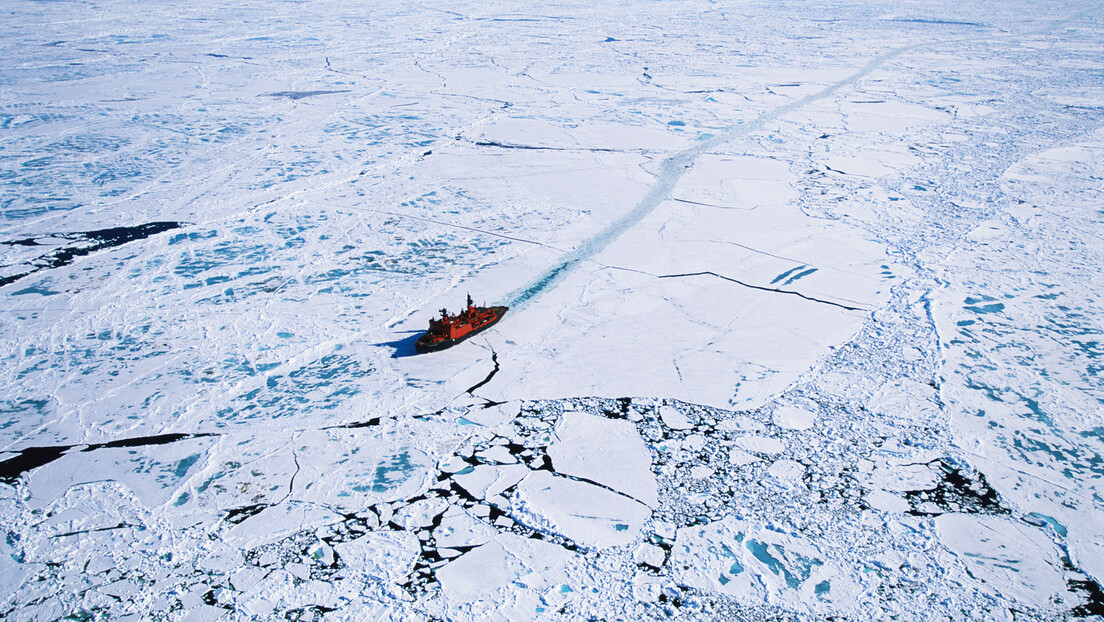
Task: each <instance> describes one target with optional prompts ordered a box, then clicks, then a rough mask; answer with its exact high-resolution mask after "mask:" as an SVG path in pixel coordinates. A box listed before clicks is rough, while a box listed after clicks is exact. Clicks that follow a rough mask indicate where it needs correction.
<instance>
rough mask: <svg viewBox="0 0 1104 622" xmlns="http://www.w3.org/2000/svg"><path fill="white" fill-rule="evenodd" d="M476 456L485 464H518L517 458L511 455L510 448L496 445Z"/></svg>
mask: <svg viewBox="0 0 1104 622" xmlns="http://www.w3.org/2000/svg"><path fill="white" fill-rule="evenodd" d="M475 456H476V457H477V458H479V459H481V460H483V461H484V462H496V463H498V464H514V463H515V462H517V458H516V457H514V455H513V454H512V453H510V450H509V448H507V447H505V446H502V445H495V446H493V447H490V448H488V449H484V450H483V451H480V452H477V453H476V454H475Z"/></svg>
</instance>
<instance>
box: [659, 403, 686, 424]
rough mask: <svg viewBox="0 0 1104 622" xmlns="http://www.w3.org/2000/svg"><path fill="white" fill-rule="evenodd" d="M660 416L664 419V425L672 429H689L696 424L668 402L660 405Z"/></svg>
mask: <svg viewBox="0 0 1104 622" xmlns="http://www.w3.org/2000/svg"><path fill="white" fill-rule="evenodd" d="M659 418H660V419H662V420H663V425H665V426H667V427H669V428H671V429H672V430H688V429H690V428H691V427H692V426H693V425H694V424H693V423H691V422H690V419H688V418H687V417H686V415H684V414H682V413H681V412H679V411H678V409H676V408H675V407H674V406H669V405H667V404H664V405H663V406H660V407H659Z"/></svg>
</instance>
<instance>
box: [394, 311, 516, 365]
mask: <svg viewBox="0 0 1104 622" xmlns="http://www.w3.org/2000/svg"><path fill="white" fill-rule="evenodd" d="M508 310H509V307H476V306H474V305H472V304H471V303H470V299H469V304H468V308H467V309H465V310H464V311H461V312H460V314H459V315H455V316H450V315H448V314H447V313H446V312H444V311H442V312H441V319H439V320H430V321H429V330H428V331H426V334H424V335H422V336H421V337H419V338H418V340H417V341H415V342H414V349H415V350H416V351H417V352H418V354H425V353H427V352H436V351H438V350H444V349H446V348H451V347H452V346H454V345H456V344H458V343H460V342H461V341H464V340H465V339H467V338H469V337H471V336H472V335H476V334H478V333H480V332H482V331H485V330H487V329H488V328H490V327H492V326H494V325H495V324H496V323H498V321H499V320H501V319H502V316H503V315H505V314H506V311H508Z"/></svg>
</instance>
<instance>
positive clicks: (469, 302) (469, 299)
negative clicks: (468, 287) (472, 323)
mask: <svg viewBox="0 0 1104 622" xmlns="http://www.w3.org/2000/svg"><path fill="white" fill-rule="evenodd" d="M472 304H473V303H472V299H471V294H470V293H469V294H468V306H469V307H470V306H472Z"/></svg>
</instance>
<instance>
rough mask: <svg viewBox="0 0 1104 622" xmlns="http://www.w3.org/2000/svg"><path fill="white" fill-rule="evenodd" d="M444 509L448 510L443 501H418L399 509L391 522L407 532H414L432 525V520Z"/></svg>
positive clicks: (445, 502)
mask: <svg viewBox="0 0 1104 622" xmlns="http://www.w3.org/2000/svg"><path fill="white" fill-rule="evenodd" d="M446 508H448V502H447V501H445V500H444V499H441V498H434V499H419V500H418V501H415V502H413V503H411V504H409V505H407V506H405V507H402V508H399V510H398V511H396V512H395V516H394V517H393V518H392V519H391V522H392V523H394V524H396V525H399V526H401V527H402V528H403V529H406V530H407V531H414V530H417V529H421V528H422V527H428V526H430V525H432V524H433V519H435V518H437V516H439V515H440V514H441V513H442V512H444V511H445V509H446Z"/></svg>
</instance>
